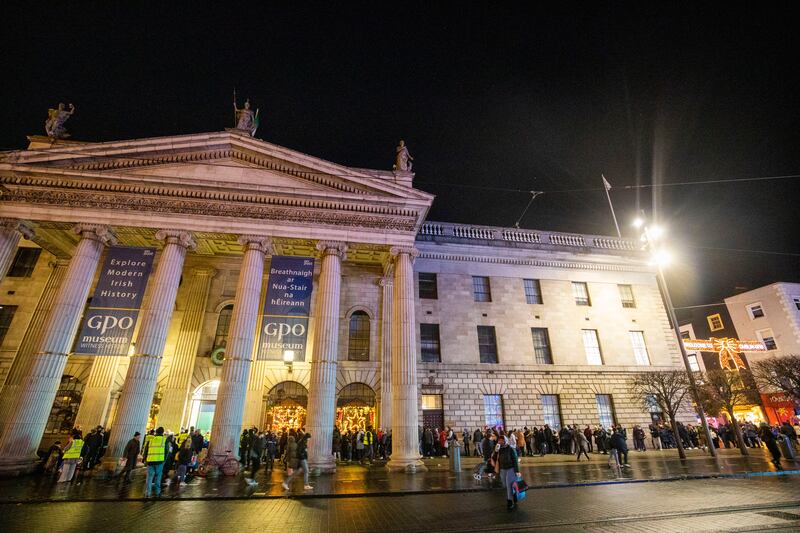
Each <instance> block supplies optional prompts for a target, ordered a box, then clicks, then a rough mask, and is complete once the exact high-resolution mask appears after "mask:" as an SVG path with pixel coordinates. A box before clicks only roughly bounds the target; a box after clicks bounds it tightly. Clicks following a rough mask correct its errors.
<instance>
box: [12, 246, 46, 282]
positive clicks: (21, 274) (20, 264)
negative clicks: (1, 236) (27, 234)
mask: <svg viewBox="0 0 800 533" xmlns="http://www.w3.org/2000/svg"><path fill="white" fill-rule="evenodd" d="M41 253H42V249H41V248H28V247H22V248H17V255H15V256H14V262H13V263H11V268H10V269H9V271H8V277H11V278H29V277H31V274H33V269H34V268H35V267H36V261H38V260H39V254H41Z"/></svg>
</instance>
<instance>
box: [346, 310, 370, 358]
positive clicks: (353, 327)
mask: <svg viewBox="0 0 800 533" xmlns="http://www.w3.org/2000/svg"><path fill="white" fill-rule="evenodd" d="M347 359H348V360H349V361H369V315H368V314H367V313H365V312H364V311H354V312H353V314H352V315H350V339H349V343H348V345H347Z"/></svg>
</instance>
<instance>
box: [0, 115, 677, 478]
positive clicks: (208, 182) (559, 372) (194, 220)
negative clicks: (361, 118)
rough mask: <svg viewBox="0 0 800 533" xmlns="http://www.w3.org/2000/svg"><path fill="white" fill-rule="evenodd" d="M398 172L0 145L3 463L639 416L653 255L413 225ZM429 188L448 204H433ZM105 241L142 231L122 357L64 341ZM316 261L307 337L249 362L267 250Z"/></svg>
mask: <svg viewBox="0 0 800 533" xmlns="http://www.w3.org/2000/svg"><path fill="white" fill-rule="evenodd" d="M413 177H414V176H413V174H412V173H410V172H405V171H382V170H371V169H359V168H352V167H346V166H343V165H339V164H335V163H331V162H328V161H324V160H321V159H317V158H314V157H311V156H308V155H305V154H302V153H298V152H296V151H293V150H289V149H286V148H283V147H280V146H276V145H273V144H270V143H267V142H264V141H261V140H258V139H253V138H251V137H249V136H248V135H246V134H242V133H238V132H235V131H226V132H220V133H209V134H197V135H183V136H173V137H163V138H153V139H138V140H132V141H118V142H104V143H73V142H65V141H59V142H56V143H51V142H50V141H49V140H47V139H41V138H33V139H32V144H31V147H30V149H29V150H23V151H14V152H5V153H1V154H0V184H2V185H1V187H2V188H1V189H0V194H2V196H0V215H1V216H2V217H3V218H2V220H3V222H2V233H0V272H1V273H2V274H3V279H2V282H1V283H0V305H1V306H2V309H0V312H2V314H0V339H1V340H0V350H1V351H0V385H2V391H1V392H0V394H1V398H0V424H1V426H0V427H2V433H0V470H3V471H6V472H8V471H11V472H15V471H23V470H25V469H26V468H27V466H28V465H30V461H31V458H32V457H34V455H35V452H36V450H37V449H38V448H39V447H40V445H44V444H46V443H49V442H51V441H52V440H54V439H55V438H56V437H58V436H59V435H61V434H62V432H64V431H67V430H68V429H69V428H71V427H72V426H73V425H76V424H77V425H80V426H81V427H83V428H89V427H92V426H95V425H97V424H102V425H105V426H109V427H111V428H112V429H111V442H110V451H109V453H108V454H107V457H109V458H110V460H111V461H113V460H114V458H115V457H116V456H117V455H118V453H119V452H120V451H121V448H122V447H123V446H124V444H125V442H126V441H127V440H128V439H129V438H130V435H132V434H133V432H134V431H137V430H138V431H142V430H144V429H145V427H147V426H152V425H154V424H155V425H162V426H165V427H167V428H169V429H172V430H173V431H177V430H179V429H180V428H181V427H188V426H196V427H198V428H201V429H202V430H209V431H211V434H212V446H213V447H215V448H216V449H218V450H226V449H228V450H234V451H235V450H236V448H237V447H238V435H239V433H240V432H241V429H242V427H243V426H252V425H255V426H258V427H267V426H273V427H282V426H285V425H295V424H304V425H305V426H306V428H307V429H308V430H309V431H310V432H311V433H312V434H313V435H314V438H313V439H312V444H313V445H312V448H311V450H310V461H311V463H312V465H313V466H315V467H317V468H319V469H320V470H321V471H326V470H330V469H332V468H334V464H333V461H332V457H331V455H330V453H329V452H330V441H331V438H330V437H331V432H332V429H333V426H334V424H339V425H341V426H345V427H346V426H352V425H363V424H373V425H375V426H376V427H384V428H387V429H389V428H391V429H392V434H393V446H394V454H393V456H392V459H391V461H390V467H394V468H397V469H409V468H415V467H419V466H420V463H419V453H418V446H417V438H418V437H417V435H418V428H419V426H421V425H422V424H423V423H424V424H426V425H436V426H442V425H450V426H453V427H457V428H472V429H474V428H475V427H479V426H484V425H486V424H503V425H505V426H507V427H519V426H523V425H529V426H530V425H538V424H543V423H549V424H551V425H554V426H558V425H560V424H573V423H577V424H582V425H583V424H591V425H594V424H599V423H603V424H605V425H609V424H611V423H620V424H623V425H626V426H630V425H632V424H636V423H647V422H648V421H649V420H650V416H651V415H650V413H648V412H646V411H645V410H644V409H643V408H642V407H640V406H639V404H638V403H637V402H636V401H635V400H634V399H633V398H632V397H631V396H630V394H629V391H628V387H627V382H628V380H629V379H630V377H631V375H632V374H633V373H635V372H642V371H651V370H654V369H664V368H674V367H680V366H681V364H680V354H679V352H678V349H677V344H676V342H675V339H674V335H673V334H672V332H671V329H670V325H669V323H668V319H667V315H666V313H665V310H664V307H663V303H662V300H661V297H660V295H659V291H658V287H657V284H656V278H655V273H654V271H653V270H652V269H651V267H649V266H648V265H647V261H646V259H645V257H644V256H643V255H642V254H641V252H639V251H638V250H637V247H636V245H635V243H632V242H629V241H626V240H620V239H617V238H610V237H601V236H590V235H574V234H563V233H556V232H546V231H533V230H521V229H512V228H492V227H482V226H481V227H479V226H471V225H462V224H449V223H438V222H430V221H426V215H427V213H428V210H429V208H430V206H431V204H432V202H433V201H434V198H433V196H432V195H430V194H428V193H426V192H424V191H420V190H418V189H415V188H414V187H413ZM444 201H446V199H444ZM110 246H143V247H152V248H156V249H157V250H158V251H157V253H156V257H155V264H154V266H153V271H152V274H151V276H150V279H149V283H148V285H147V289H146V292H145V293H144V303H143V305H142V309H141V312H140V314H139V319H138V322H137V324H136V333H135V335H134V338H135V343H134V344H133V345H132V347H131V350H130V353H129V356H128V357H115V356H88V355H80V354H75V353H74V346H75V340H76V335H77V332H78V329H79V325H80V323H81V319H82V316H83V314H84V312H85V309H86V307H87V305H88V303H89V302H90V301H91V300H90V299H91V297H92V296H93V290H94V287H95V285H96V283H97V280H98V277H99V276H100V268H99V265H101V264H102V261H103V258H104V256H105V254H106V253H107V250H108V249H109V247H110ZM278 255H279V256H301V257H313V258H315V269H314V278H313V279H314V288H313V293H312V303H311V310H310V321H309V329H308V348H307V350H306V352H305V353H300V354H293V357H291V356H290V357H289V358H288V359H292V360H291V361H289V360H287V361H283V360H280V359H278V360H258V359H257V358H256V357H254V355H255V353H256V346H257V344H258V340H259V335H260V334H261V332H262V331H263V328H262V326H263V324H262V323H261V320H262V318H261V308H262V307H263V302H264V297H265V287H266V282H267V281H268V273H269V265H270V260H271V257H273V256H278Z"/></svg>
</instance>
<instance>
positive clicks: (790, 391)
mask: <svg viewBox="0 0 800 533" xmlns="http://www.w3.org/2000/svg"><path fill="white" fill-rule="evenodd" d="M751 366H752V368H753V377H755V379H756V383H758V384H759V386H761V388H762V389H764V390H767V391H776V390H778V391H782V392H785V393H786V394H787V395H789V397H791V398H792V399H793V400H794V401H795V402H800V355H784V356H783V357H772V358H769V359H764V360H763V361H758V362H757V363H754V364H752V365H751Z"/></svg>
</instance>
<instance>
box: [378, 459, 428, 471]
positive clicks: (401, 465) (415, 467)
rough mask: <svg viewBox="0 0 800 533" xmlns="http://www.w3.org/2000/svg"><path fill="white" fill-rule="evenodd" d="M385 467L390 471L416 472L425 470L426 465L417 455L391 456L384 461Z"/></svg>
mask: <svg viewBox="0 0 800 533" xmlns="http://www.w3.org/2000/svg"><path fill="white" fill-rule="evenodd" d="M386 469H387V470H388V471H390V472H396V473H406V474H416V473H418V472H426V471H427V470H428V467H426V466H425V464H424V463H423V462H422V461H421V460H420V458H419V457H406V458H401V457H397V458H395V457H392V458H390V459H389V462H388V463H386Z"/></svg>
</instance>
